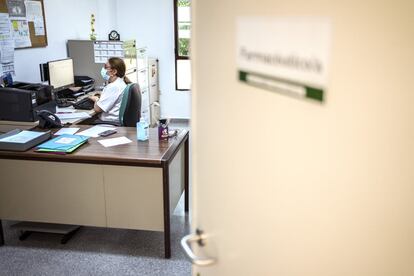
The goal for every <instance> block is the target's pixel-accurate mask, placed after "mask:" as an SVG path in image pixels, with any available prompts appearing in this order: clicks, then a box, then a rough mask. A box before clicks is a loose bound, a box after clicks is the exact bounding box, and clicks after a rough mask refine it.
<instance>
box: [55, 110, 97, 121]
mask: <svg viewBox="0 0 414 276" xmlns="http://www.w3.org/2000/svg"><path fill="white" fill-rule="evenodd" d="M56 116H58V117H59V119H61V120H68V119H87V118H90V117H91V115H89V114H88V113H86V112H73V113H56Z"/></svg>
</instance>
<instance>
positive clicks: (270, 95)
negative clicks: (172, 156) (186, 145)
mask: <svg viewBox="0 0 414 276" xmlns="http://www.w3.org/2000/svg"><path fill="white" fill-rule="evenodd" d="M413 3H414V2H413V1H411V0H407V1H403V0H399V1H391V0H389V1H386V0H384V1H378V0H365V1H361V0H348V1H343V0H330V1H326V0H309V1H301V0H299V1H297V0H257V1H247V0H208V1H207V0H206V1H205V0H194V1H193V26H194V29H193V41H192V60H193V73H194V81H193V92H192V93H193V94H192V96H193V103H192V107H193V118H192V123H193V124H192V130H193V133H192V141H193V145H192V150H193V156H192V161H193V179H192V183H193V191H194V196H193V207H194V209H193V210H194V214H193V215H194V217H193V218H194V220H193V231H195V229H196V228H198V229H201V230H203V231H204V233H205V234H206V236H207V239H206V240H205V242H206V244H205V246H203V247H200V246H199V245H197V244H195V243H194V244H193V250H194V251H195V252H196V254H197V255H200V256H202V255H205V256H206V257H212V258H215V259H216V263H214V264H212V265H210V266H205V267H202V266H193V271H194V275H202V276H212V275H214V276H219V275H260V276H262V275H277V276H299V275H300V276H324V275H326V276H328V275H329V276H408V275H414V122H413V119H414V88H413V83H414V82H413V80H414V16H413V11H414V6H413V5H414V4H413ZM249 16H258V17H267V18H281V17H287V18H291V17H298V18H303V17H308V18H313V17H324V18H328V19H329V20H330V22H331V24H332V35H331V51H330V59H329V62H330V69H329V79H328V86H327V92H326V98H325V101H324V103H322V104H321V103H317V102H312V101H310V100H303V99H300V98H295V97H289V96H287V95H283V94H279V93H276V92H270V91H266V90H264V89H259V88H254V87H251V86H248V85H246V84H244V83H241V82H239V81H238V76H237V64H236V46H237V45H236V27H237V20H238V19H240V18H243V17H249ZM257 31H258V32H260V31H261V30H257ZM263 35H264V36H271V35H272V34H269V33H266V32H264V33H263ZM304 47H306V45H304Z"/></svg>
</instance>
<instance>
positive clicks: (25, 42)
mask: <svg viewBox="0 0 414 276" xmlns="http://www.w3.org/2000/svg"><path fill="white" fill-rule="evenodd" d="M11 23H12V32H13V39H14V44H15V47H16V48H24V47H30V46H32V42H31V41H30V31H29V23H28V22H27V20H15V19H12V20H11Z"/></svg>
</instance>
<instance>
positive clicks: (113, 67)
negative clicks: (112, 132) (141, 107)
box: [89, 57, 131, 122]
mask: <svg viewBox="0 0 414 276" xmlns="http://www.w3.org/2000/svg"><path fill="white" fill-rule="evenodd" d="M125 70H126V67H125V63H124V61H123V60H122V59H120V58H117V57H112V58H110V59H108V62H107V63H106V64H105V66H104V67H103V68H102V70H101V75H102V77H103V78H104V80H106V81H107V82H108V85H107V86H105V88H104V89H103V91H102V93H101V96H100V97H98V96H90V97H89V98H90V99H91V100H93V101H94V102H95V105H94V110H95V112H96V113H100V114H99V119H100V120H102V121H113V122H119V108H120V106H121V101H122V94H123V92H124V89H125V87H126V85H127V84H128V83H131V81H130V80H129V79H128V78H127V77H126V76H125Z"/></svg>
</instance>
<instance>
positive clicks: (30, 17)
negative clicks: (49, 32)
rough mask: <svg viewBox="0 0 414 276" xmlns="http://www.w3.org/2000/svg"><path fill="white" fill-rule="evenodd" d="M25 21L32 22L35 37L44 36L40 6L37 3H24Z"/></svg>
mask: <svg viewBox="0 0 414 276" xmlns="http://www.w3.org/2000/svg"><path fill="white" fill-rule="evenodd" d="M25 3H26V14H27V21H30V22H34V27H35V35H45V27H44V24H43V13H42V4H41V3H40V2H39V1H26V2H25Z"/></svg>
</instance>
